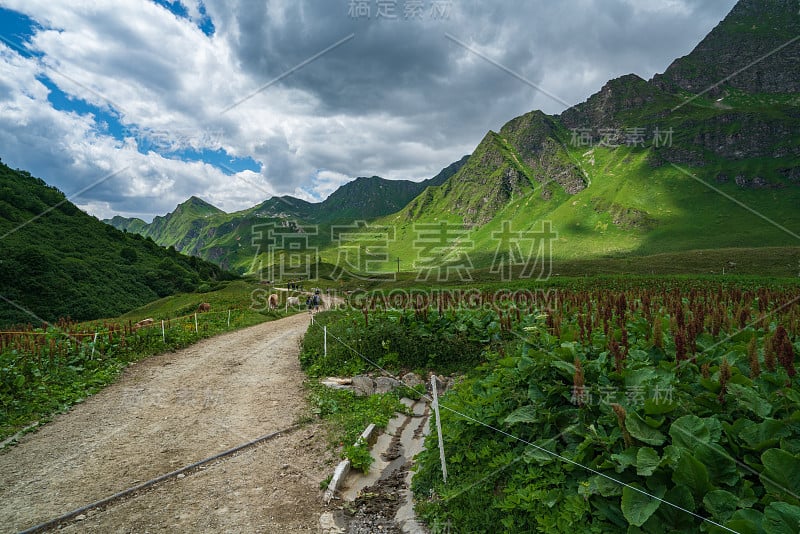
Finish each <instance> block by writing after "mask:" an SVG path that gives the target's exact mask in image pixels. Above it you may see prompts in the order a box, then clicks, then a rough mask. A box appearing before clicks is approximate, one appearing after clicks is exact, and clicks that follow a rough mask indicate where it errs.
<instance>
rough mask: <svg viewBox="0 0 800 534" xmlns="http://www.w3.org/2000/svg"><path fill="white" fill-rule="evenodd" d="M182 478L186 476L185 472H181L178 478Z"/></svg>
mask: <svg viewBox="0 0 800 534" xmlns="http://www.w3.org/2000/svg"><path fill="white" fill-rule="evenodd" d="M181 478H186V475H185V474H183V473H179V474H178V479H181Z"/></svg>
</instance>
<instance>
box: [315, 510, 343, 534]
mask: <svg viewBox="0 0 800 534" xmlns="http://www.w3.org/2000/svg"><path fill="white" fill-rule="evenodd" d="M346 526H347V522H346V521H345V519H344V514H343V513H342V511H341V510H337V511H336V512H325V513H323V514H322V515H321V516H319V531H320V532H321V533H322V534H344V532H345V527H346Z"/></svg>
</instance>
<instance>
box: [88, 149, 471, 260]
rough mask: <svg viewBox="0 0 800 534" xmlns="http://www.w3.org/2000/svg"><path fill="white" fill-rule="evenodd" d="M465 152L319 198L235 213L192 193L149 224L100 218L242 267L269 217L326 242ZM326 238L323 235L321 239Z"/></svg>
mask: <svg viewBox="0 0 800 534" xmlns="http://www.w3.org/2000/svg"><path fill="white" fill-rule="evenodd" d="M468 157H469V156H464V157H463V158H462V159H461V160H459V161H457V162H455V163H452V164H451V165H449V166H447V167H446V168H444V169H442V171H441V172H440V173H439V174H437V175H436V176H434V177H433V178H429V179H427V180H423V181H421V182H412V181H409V180H386V179H384V178H380V177H378V176H372V177H369V178H366V177H362V178H356V179H355V180H353V181H352V182H349V183H347V184H345V185H343V186H341V187H339V188H338V189H337V190H336V191H334V192H333V193H332V194H331V195H330V196H329V197H328V198H326V199H325V200H324V201H323V202H317V203H313V202H307V201H305V200H302V199H299V198H295V197H292V196H279V197H272V198H270V199H268V200H265V201H264V202H262V203H261V204H258V205H256V206H253V207H252V208H249V209H247V210H243V211H239V212H236V213H230V214H228V213H225V212H223V211H222V210H220V209H218V208H216V207H214V206H212V205H211V204H209V203H208V202H206V201H204V200H202V199H200V198H197V197H191V198H189V199H188V200H186V201H185V202H183V203H181V204H179V205H178V206H177V207H176V208H175V210H174V211H172V212H171V213H168V214H167V215H165V216H163V217H155V218H154V219H153V222H152V223H149V224H148V223H146V222H145V221H143V220H141V219H136V218H125V217H119V216H118V217H114V218H112V219H106V220H105V221H104V222H106V223H108V224H111V225H112V226H114V227H115V228H117V229H119V230H125V231H127V232H133V233H137V234H141V235H143V236H146V237H150V238H152V239H153V240H154V241H155V242H156V243H158V244H160V245H163V246H174V247H175V248H176V250H178V251H180V252H184V253H186V254H190V255H194V256H200V257H202V258H205V259H208V260H210V261H214V262H216V263H218V264H220V265H222V266H223V267H225V268H227V269H232V270H236V271H238V272H240V273H244V272H246V271H247V270H248V269H249V268H250V266H251V264H252V263H253V259H254V251H255V249H254V248H253V246H252V244H251V242H252V235H253V227H254V226H255V225H264V224H268V223H270V222H272V223H274V224H277V225H279V226H287V225H297V226H299V227H302V226H308V225H316V226H319V227H320V228H321V230H324V231H317V232H316V235H315V236H314V238H313V240H312V244H313V245H315V246H317V247H319V246H322V247H324V246H326V245H328V244H330V239H329V235H330V231H329V229H330V226H331V225H333V224H336V223H341V224H347V223H351V222H352V221H354V220H367V219H375V218H378V217H382V216H385V215H388V214H391V213H395V212H397V211H398V210H400V209H401V208H403V207H404V206H406V205H407V204H408V203H409V202H410V201H411V200H412V199H414V198H416V197H417V196H418V195H419V194H420V193H421V192H422V191H424V190H425V189H426V188H428V187H437V186H440V185H442V184H443V183H445V182H446V181H447V180H448V179H449V178H450V177H451V176H453V175H454V174H455V173H456V172H458V170H459V169H460V168H461V167H462V166H463V165H464V163H465V162H466V161H467V159H468ZM326 237H327V239H326Z"/></svg>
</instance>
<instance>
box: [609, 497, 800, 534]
mask: <svg viewBox="0 0 800 534" xmlns="http://www.w3.org/2000/svg"><path fill="white" fill-rule="evenodd" d="M623 498H624V495H623ZM762 526H763V527H764V532H766V534H797V533H798V532H800V506H793V505H791V504H789V503H785V502H773V503H771V504H770V505H769V506H767V507H766V508H765V509H764V522H763V523H762Z"/></svg>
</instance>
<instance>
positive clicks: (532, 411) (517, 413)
mask: <svg viewBox="0 0 800 534" xmlns="http://www.w3.org/2000/svg"><path fill="white" fill-rule="evenodd" d="M540 417H541V415H540V414H539V410H538V409H537V408H536V406H534V405H532V404H528V405H526V406H522V407H521V408H517V409H516V410H514V411H513V412H511V413H510V414H509V415H508V417H506V419H505V423H506V424H507V425H513V424H515V423H535V422H536V421H538V420H539V418H540Z"/></svg>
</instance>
